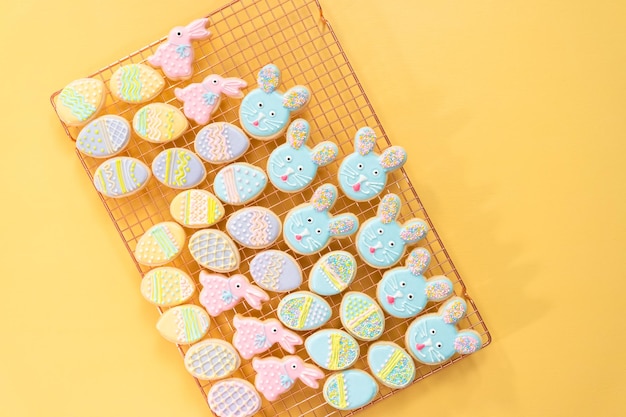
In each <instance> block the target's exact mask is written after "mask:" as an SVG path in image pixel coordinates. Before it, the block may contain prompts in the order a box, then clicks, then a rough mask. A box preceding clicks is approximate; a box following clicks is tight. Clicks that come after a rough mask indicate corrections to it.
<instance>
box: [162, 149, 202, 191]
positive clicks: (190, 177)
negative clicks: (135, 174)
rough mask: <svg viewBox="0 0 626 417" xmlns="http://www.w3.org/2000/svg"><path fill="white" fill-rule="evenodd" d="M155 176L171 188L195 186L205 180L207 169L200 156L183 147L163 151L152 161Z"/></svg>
mask: <svg viewBox="0 0 626 417" xmlns="http://www.w3.org/2000/svg"><path fill="white" fill-rule="evenodd" d="M152 172H153V173H154V177H155V178H156V179H157V180H159V181H160V182H161V183H163V184H165V185H167V186H168V187H170V188H176V189H183V190H184V189H187V188H193V187H195V186H197V185H198V184H200V183H201V182H202V181H204V178H205V177H206V169H205V168H204V164H203V163H202V161H201V160H200V158H198V156H197V155H196V154H195V153H193V152H191V151H188V150H187V149H183V148H171V149H166V150H164V151H162V152H161V153H160V154H158V155H157V156H156V158H154V161H152Z"/></svg>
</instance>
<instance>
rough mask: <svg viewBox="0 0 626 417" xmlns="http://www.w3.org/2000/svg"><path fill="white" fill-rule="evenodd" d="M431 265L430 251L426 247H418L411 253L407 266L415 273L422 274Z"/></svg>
mask: <svg viewBox="0 0 626 417" xmlns="http://www.w3.org/2000/svg"><path fill="white" fill-rule="evenodd" d="M428 265H430V252H428V249H425V248H417V249H415V250H413V251H411V253H410V254H409V256H408V257H407V259H406V266H407V268H409V270H410V271H411V273H412V274H413V275H421V274H423V273H424V271H426V269H428Z"/></svg>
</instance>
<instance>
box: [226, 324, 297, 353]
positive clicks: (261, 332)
mask: <svg viewBox="0 0 626 417" xmlns="http://www.w3.org/2000/svg"><path fill="white" fill-rule="evenodd" d="M233 325H234V326H235V334H234V335H233V346H235V347H236V348H237V350H238V351H239V354H240V355H241V357H242V358H244V359H250V358H252V357H253V356H255V355H258V354H260V353H263V352H265V351H267V350H268V349H269V348H271V347H272V346H273V345H274V344H275V343H279V344H280V346H281V347H282V348H283V349H285V350H286V351H287V352H289V353H294V352H295V351H296V349H295V347H294V346H297V345H301V344H302V338H300V336H298V335H297V334H295V333H294V332H292V331H291V330H287V329H285V327H283V325H282V324H281V323H280V321H278V320H276V319H267V320H259V319H257V318H254V317H244V316H241V315H239V314H237V315H236V316H235V318H234V319H233Z"/></svg>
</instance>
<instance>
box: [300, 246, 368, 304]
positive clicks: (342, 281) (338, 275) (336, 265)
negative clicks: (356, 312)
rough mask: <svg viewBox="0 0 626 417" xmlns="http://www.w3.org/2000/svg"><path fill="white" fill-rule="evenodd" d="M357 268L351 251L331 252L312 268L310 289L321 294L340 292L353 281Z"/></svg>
mask: <svg viewBox="0 0 626 417" xmlns="http://www.w3.org/2000/svg"><path fill="white" fill-rule="evenodd" d="M356 270H357V266H356V259H355V258H354V256H352V254H351V253H349V252H345V251H333V252H329V253H327V254H325V255H324V256H322V257H321V258H320V259H319V260H318V261H317V262H316V263H315V265H313V268H311V272H310V273H309V289H310V290H311V291H313V292H314V293H317V294H319V295H336V294H339V293H341V292H342V291H343V290H345V289H346V288H348V286H349V285H350V284H351V283H352V280H353V279H354V277H355V276H356Z"/></svg>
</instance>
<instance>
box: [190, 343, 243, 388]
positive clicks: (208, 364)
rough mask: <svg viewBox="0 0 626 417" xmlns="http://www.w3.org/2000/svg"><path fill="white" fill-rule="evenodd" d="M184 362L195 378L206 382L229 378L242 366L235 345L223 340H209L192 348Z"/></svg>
mask: <svg viewBox="0 0 626 417" xmlns="http://www.w3.org/2000/svg"><path fill="white" fill-rule="evenodd" d="M184 362H185V368H186V369H187V371H188V372H189V373H190V374H191V375H193V376H194V378H198V379H202V380H204V381H213V380H215V379H221V378H226V377H229V376H230V375H232V373H233V372H235V371H236V370H237V369H238V368H239V365H241V359H240V358H239V355H238V354H237V351H236V350H235V348H234V347H233V345H231V344H230V343H228V342H226V341H224V340H221V339H207V340H203V341H201V342H199V343H196V344H195V345H193V346H191V347H190V348H189V350H188V351H187V353H185V361H184Z"/></svg>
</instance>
